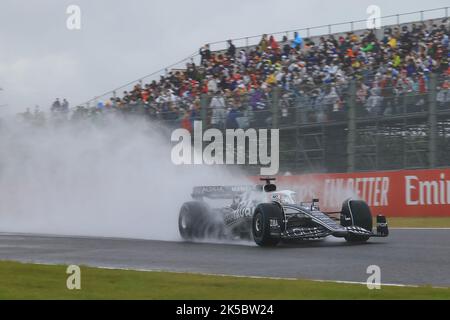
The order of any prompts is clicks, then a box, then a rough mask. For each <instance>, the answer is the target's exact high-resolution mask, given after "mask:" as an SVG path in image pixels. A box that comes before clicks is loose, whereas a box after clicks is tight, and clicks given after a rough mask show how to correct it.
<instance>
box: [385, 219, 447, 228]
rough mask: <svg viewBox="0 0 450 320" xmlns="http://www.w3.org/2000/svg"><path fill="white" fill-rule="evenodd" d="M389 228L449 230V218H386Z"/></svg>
mask: <svg viewBox="0 0 450 320" xmlns="http://www.w3.org/2000/svg"><path fill="white" fill-rule="evenodd" d="M388 222H389V227H391V228H450V217H445V218H433V217H424V218H388Z"/></svg>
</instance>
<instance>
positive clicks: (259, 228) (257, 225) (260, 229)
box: [252, 203, 283, 247]
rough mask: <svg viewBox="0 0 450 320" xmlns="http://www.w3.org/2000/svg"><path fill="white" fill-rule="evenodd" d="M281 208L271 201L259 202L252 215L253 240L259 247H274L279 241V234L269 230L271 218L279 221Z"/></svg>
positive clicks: (280, 219)
mask: <svg viewBox="0 0 450 320" xmlns="http://www.w3.org/2000/svg"><path fill="white" fill-rule="evenodd" d="M282 215H283V213H282V211H281V208H280V207H279V206H278V205H276V204H272V203H264V204H260V205H259V206H258V207H257V208H256V210H255V213H254V215H253V220H252V233H253V240H254V241H255V243H256V244H257V245H258V246H261V247H275V246H276V245H278V244H279V243H280V241H281V237H280V235H279V234H276V235H275V234H274V233H273V232H272V230H271V220H272V221H277V222H278V223H281V221H282Z"/></svg>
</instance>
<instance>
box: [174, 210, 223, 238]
mask: <svg viewBox="0 0 450 320" xmlns="http://www.w3.org/2000/svg"><path fill="white" fill-rule="evenodd" d="M219 228H220V226H219V223H218V222H217V221H215V220H214V218H213V217H212V215H211V212H210V210H209V207H208V205H207V204H206V203H204V202H200V201H192V202H186V203H184V204H183V206H182V207H181V209H180V215H179V217H178V229H179V231H180V235H181V237H182V238H183V239H184V240H187V241H190V240H194V239H205V238H208V237H210V236H212V235H213V234H214V232H218V229H219Z"/></svg>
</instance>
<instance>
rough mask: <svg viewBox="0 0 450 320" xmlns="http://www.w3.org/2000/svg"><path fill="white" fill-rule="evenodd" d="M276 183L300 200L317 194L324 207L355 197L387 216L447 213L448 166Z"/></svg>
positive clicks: (449, 213)
mask: <svg viewBox="0 0 450 320" xmlns="http://www.w3.org/2000/svg"><path fill="white" fill-rule="evenodd" d="M278 185H279V187H280V188H286V189H292V190H294V191H296V192H297V193H298V199H299V200H301V201H310V200H312V199H313V198H319V199H320V206H321V209H322V210H323V211H340V209H341V206H342V202H343V201H344V200H346V199H348V198H357V199H362V200H364V201H366V202H367V203H368V204H369V206H370V207H371V208H372V212H373V214H384V215H386V216H388V217H402V216H403V217H406V216H408V217H443V216H450V169H438V170H402V171H386V172H381V171H380V172H364V173H345V174H309V175H301V176H285V177H280V178H279V180H278Z"/></svg>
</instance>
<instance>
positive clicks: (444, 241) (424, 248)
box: [0, 230, 450, 287]
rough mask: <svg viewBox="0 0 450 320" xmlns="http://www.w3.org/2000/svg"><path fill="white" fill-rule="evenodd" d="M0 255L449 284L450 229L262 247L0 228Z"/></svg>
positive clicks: (232, 272) (27, 259) (215, 271)
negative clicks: (376, 270) (376, 269)
mask: <svg viewBox="0 0 450 320" xmlns="http://www.w3.org/2000/svg"><path fill="white" fill-rule="evenodd" d="M0 260H14V261H21V262H36V263H51V264H53V263H57V264H80V265H89V266H100V267H112V268H130V269H144V270H167V271H180V272H195V273H208V274H227V275H243V276H263V277H283V278H302V279H320V280H340V281H356V282H365V281H366V279H367V277H368V275H367V274H366V269H367V267H368V266H369V265H378V266H380V267H381V271H382V283H393V284H419V285H424V284H426V285H433V286H445V287H450V230H392V231H391V236H390V237H389V238H387V239H373V240H371V241H370V242H369V243H367V244H365V245H349V244H347V243H346V242H345V241H342V240H340V239H332V238H331V239H328V240H325V241H321V242H316V243H309V244H289V245H282V246H280V247H277V248H271V249H267V248H259V247H256V246H254V245H252V244H251V243H239V244H210V243H181V242H161V241H147V240H129V239H109V238H75V237H52V236H34V235H21V234H0Z"/></svg>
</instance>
